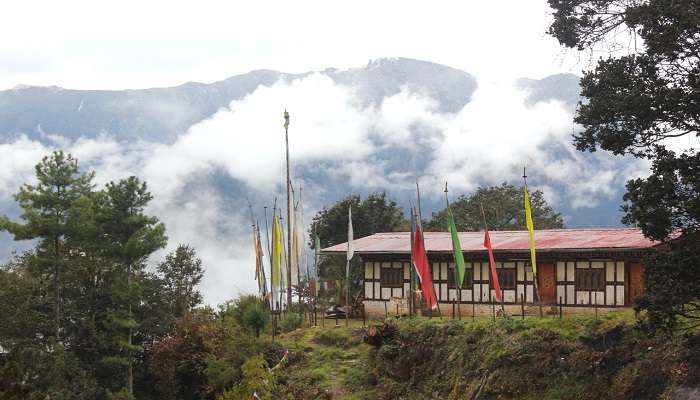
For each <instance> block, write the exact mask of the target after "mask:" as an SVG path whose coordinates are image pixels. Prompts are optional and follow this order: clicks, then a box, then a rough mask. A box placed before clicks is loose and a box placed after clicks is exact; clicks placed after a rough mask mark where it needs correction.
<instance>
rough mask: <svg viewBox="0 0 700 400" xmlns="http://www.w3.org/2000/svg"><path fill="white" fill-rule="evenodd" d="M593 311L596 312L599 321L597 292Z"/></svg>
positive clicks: (596, 318)
mask: <svg viewBox="0 0 700 400" xmlns="http://www.w3.org/2000/svg"><path fill="white" fill-rule="evenodd" d="M593 310H595V320H596V321H597V320H598V292H595V300H594V301H593Z"/></svg>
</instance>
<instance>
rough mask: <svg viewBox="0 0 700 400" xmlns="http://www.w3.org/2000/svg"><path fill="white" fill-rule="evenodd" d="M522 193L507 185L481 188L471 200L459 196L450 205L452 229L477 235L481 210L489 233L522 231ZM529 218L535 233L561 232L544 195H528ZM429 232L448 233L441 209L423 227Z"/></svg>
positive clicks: (558, 216) (559, 220) (558, 217)
mask: <svg viewBox="0 0 700 400" xmlns="http://www.w3.org/2000/svg"><path fill="white" fill-rule="evenodd" d="M523 203H524V192H523V188H522V187H515V186H513V185H509V184H507V183H505V182H504V183H502V184H501V185H500V186H491V187H485V188H483V187H480V188H479V189H477V191H476V192H475V193H474V194H472V195H471V196H465V195H462V196H459V198H458V199H457V201H455V202H453V203H450V208H451V209H452V213H453V215H454V217H455V225H456V226H457V230H460V231H480V230H483V229H484V219H483V217H482V214H481V207H482V206H483V208H484V215H485V216H486V223H487V224H488V227H489V229H490V230H495V231H504V230H525V229H526V228H525V208H524V207H523ZM530 205H531V207H532V218H533V220H534V223H535V227H536V228H537V229H555V228H563V227H564V222H563V220H562V217H561V214H559V213H557V212H555V211H554V210H553V209H552V207H550V206H549V204H547V200H545V198H544V194H543V193H542V192H541V191H539V190H537V191H534V192H532V193H530ZM426 229H429V230H432V231H445V230H447V211H446V209H443V210H441V211H439V212H437V213H433V216H432V218H431V219H430V221H429V222H428V223H427V224H426Z"/></svg>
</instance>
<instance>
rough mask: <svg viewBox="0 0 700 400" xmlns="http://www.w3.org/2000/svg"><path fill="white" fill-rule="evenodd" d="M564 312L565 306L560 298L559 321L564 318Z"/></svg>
mask: <svg viewBox="0 0 700 400" xmlns="http://www.w3.org/2000/svg"><path fill="white" fill-rule="evenodd" d="M563 312H564V305H563V304H562V302H561V296H559V319H561V318H562V314H563Z"/></svg>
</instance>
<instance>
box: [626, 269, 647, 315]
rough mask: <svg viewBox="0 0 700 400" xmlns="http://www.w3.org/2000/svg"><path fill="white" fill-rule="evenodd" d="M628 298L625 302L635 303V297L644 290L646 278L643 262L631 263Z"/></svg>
mask: <svg viewBox="0 0 700 400" xmlns="http://www.w3.org/2000/svg"><path fill="white" fill-rule="evenodd" d="M627 277H628V280H627V296H626V297H627V298H626V299H625V304H628V305H631V304H634V299H635V298H637V296H639V295H640V294H642V291H644V279H643V277H642V263H640V262H631V263H629V273H628V275H627Z"/></svg>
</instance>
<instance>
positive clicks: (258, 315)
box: [243, 303, 297, 338]
mask: <svg viewBox="0 0 700 400" xmlns="http://www.w3.org/2000/svg"><path fill="white" fill-rule="evenodd" d="M289 316H290V317H291V316H297V315H296V314H289ZM269 320H270V313H269V311H267V310H265V308H264V307H263V305H262V303H258V304H249V305H248V306H247V307H246V309H245V310H244V311H243V326H246V327H248V328H249V329H252V330H253V331H254V332H255V337H256V338H259V337H260V331H261V330H262V329H263V328H265V325H267V323H268V321H269Z"/></svg>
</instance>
